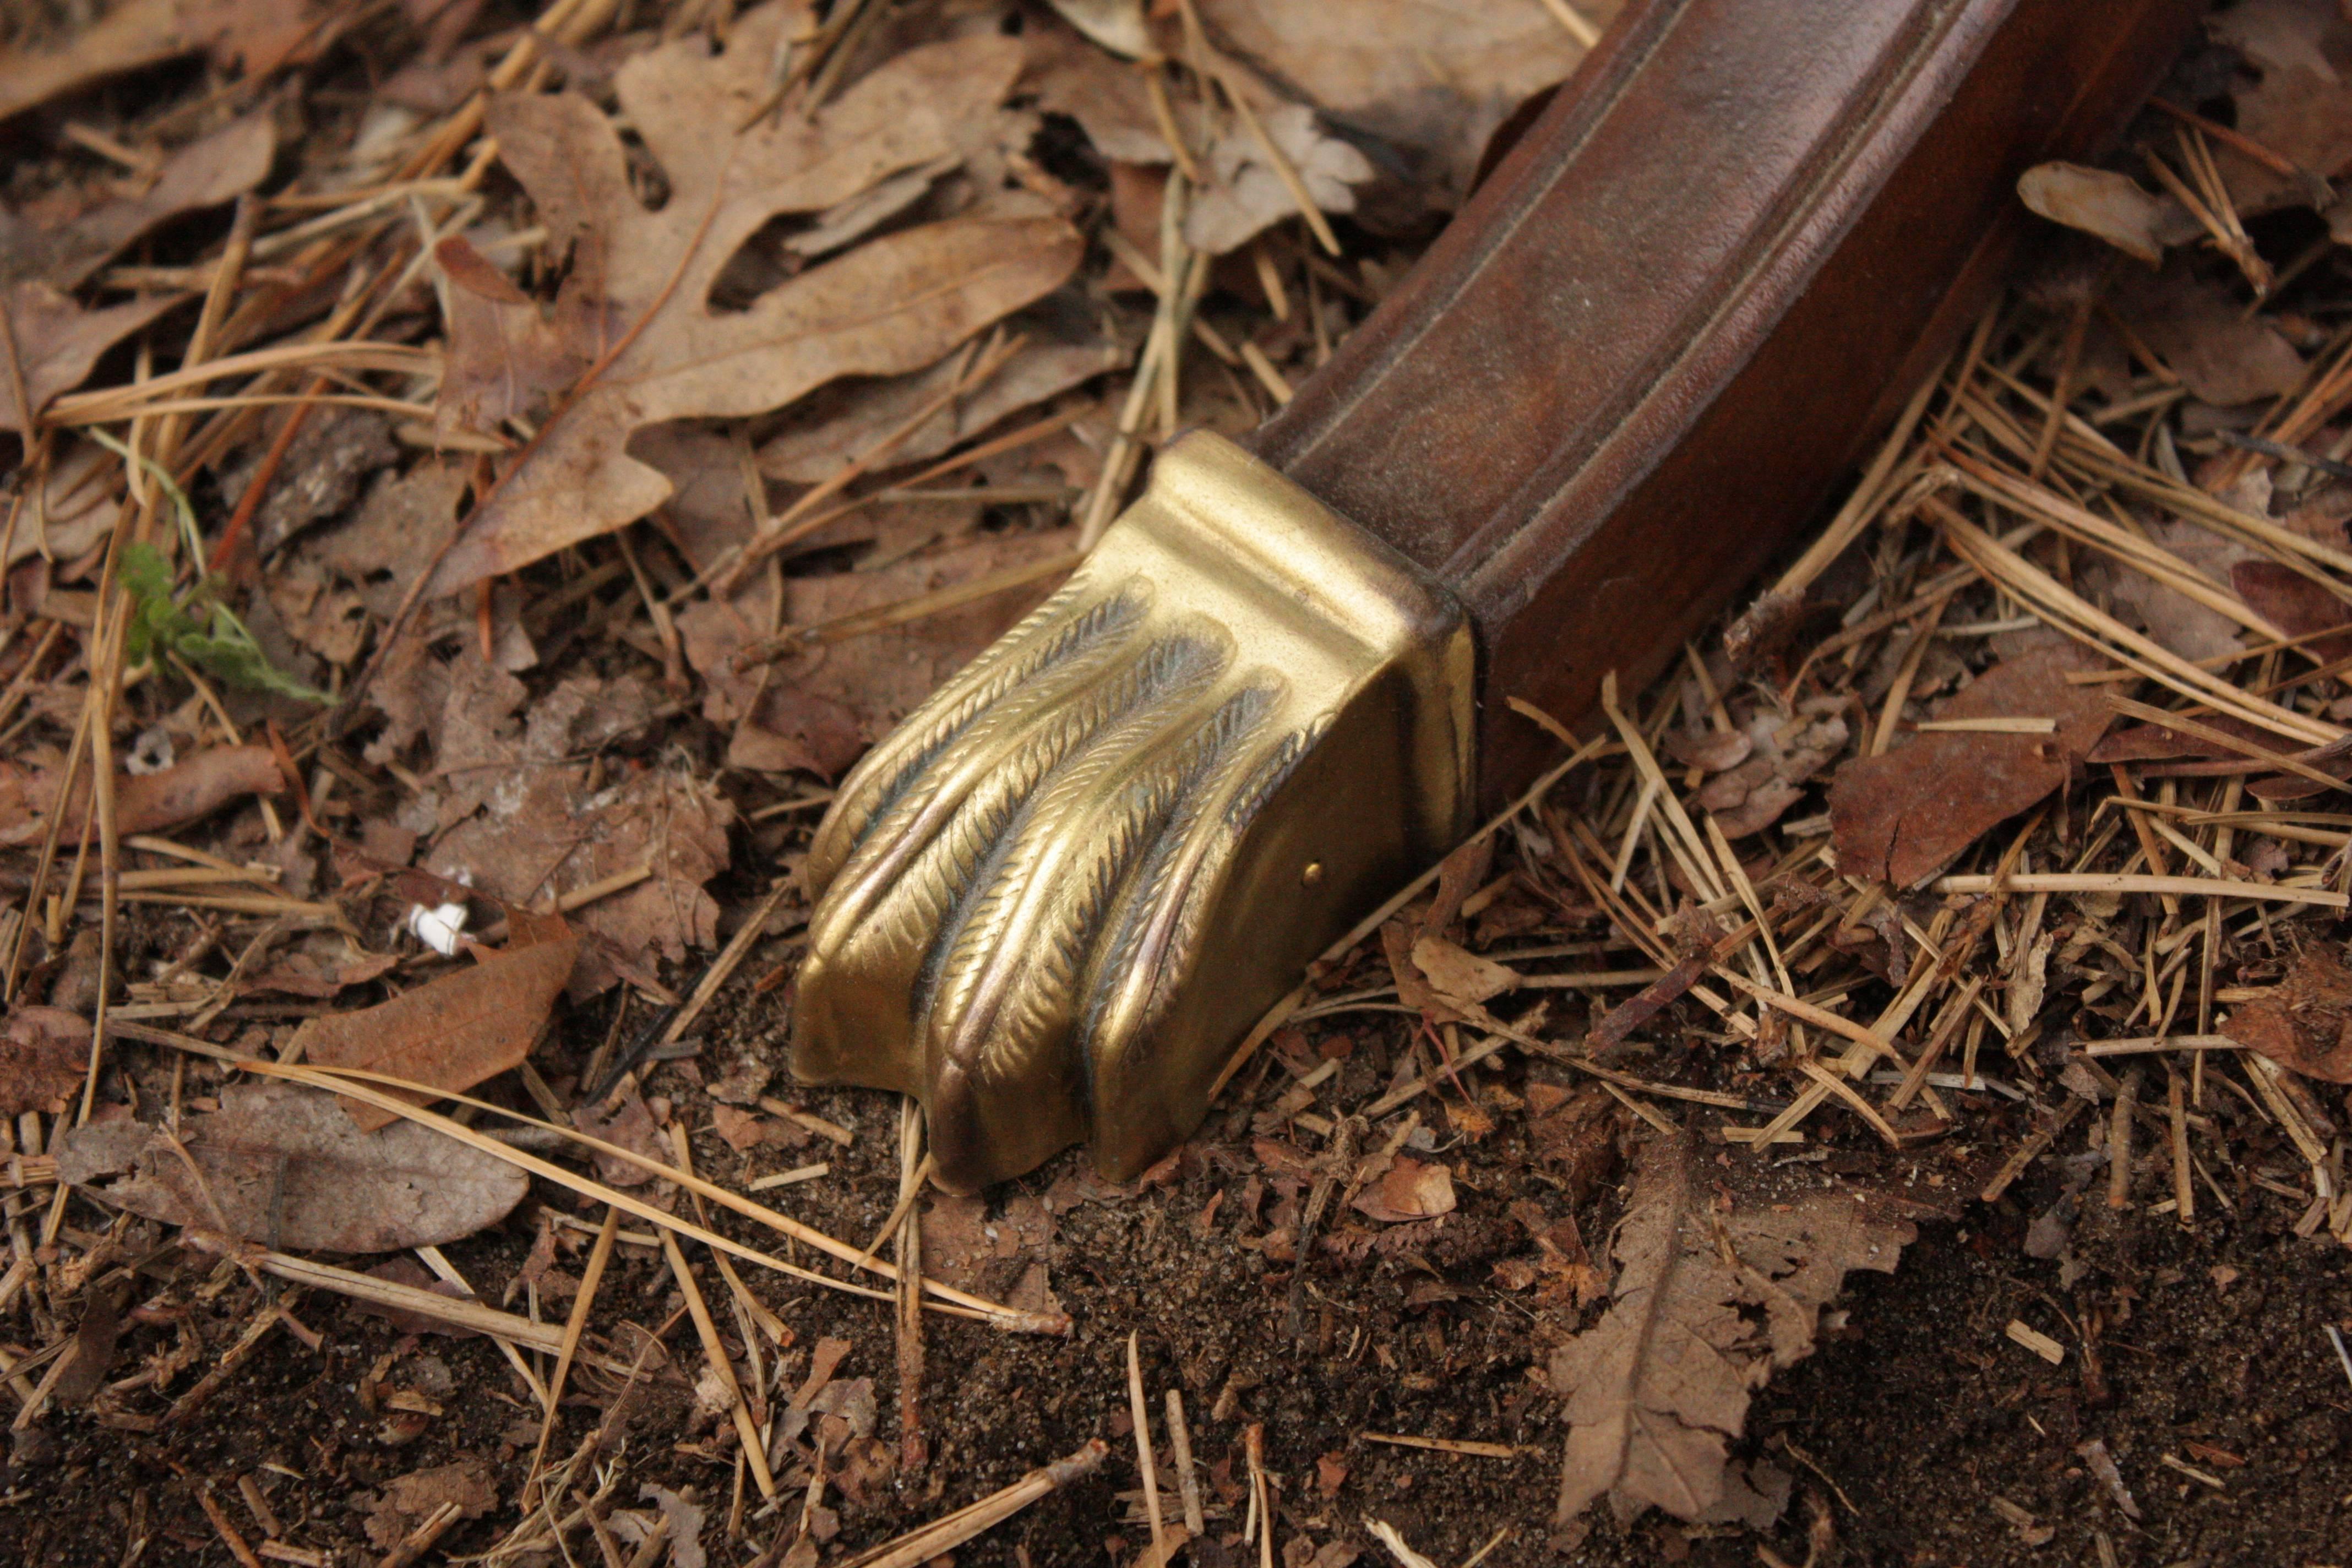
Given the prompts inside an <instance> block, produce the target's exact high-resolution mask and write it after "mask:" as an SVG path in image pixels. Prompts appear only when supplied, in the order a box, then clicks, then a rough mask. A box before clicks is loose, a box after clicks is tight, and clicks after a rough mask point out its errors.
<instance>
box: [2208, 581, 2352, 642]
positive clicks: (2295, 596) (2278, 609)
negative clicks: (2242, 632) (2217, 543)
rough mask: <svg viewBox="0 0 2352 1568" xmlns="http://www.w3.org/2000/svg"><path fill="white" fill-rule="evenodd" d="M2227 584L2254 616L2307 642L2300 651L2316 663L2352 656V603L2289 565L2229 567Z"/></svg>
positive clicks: (2288, 634) (2290, 635)
mask: <svg viewBox="0 0 2352 1568" xmlns="http://www.w3.org/2000/svg"><path fill="white" fill-rule="evenodd" d="M2230 585H2231V587H2233V588H2235V589H2236V590H2237V591H2238V597H2240V598H2241V599H2243V600H2245V602H2246V603H2247V605H2250V606H2251V607H2252V610H2253V612H2254V613H2255V614H2256V615H2258V616H2262V617H2263V619H2264V620H2266V621H2268V622H2270V623H2271V624H2272V625H2273V626H2276V627H2278V628H2279V630H2281V631H2283V632H2284V633H2286V635H2287V636H2289V637H2309V638H2311V640H2310V641H2309V642H2307V643H2305V644H2304V645H2303V646H2304V650H2305V652H2307V653H2308V654H2310V656H2311V657H2312V658H2315V659H2318V660H2319V661H2320V662H2321V663H2323V664H2329V663H2333V662H2335V661H2336V659H2339V658H2344V657H2345V656H2346V655H2347V654H2352V605H2347V604H2346V603H2345V602H2344V601H2343V600H2342V599H2340V598H2338V597H2337V596H2336V595H2335V594H2333V593H2331V592H2330V591H2329V590H2328V589H2327V587H2326V585H2325V584H2321V583H2319V582H2316V581H2315V580H2314V579H2312V578H2310V577H2306V576H2305V575H2304V574H2302V573H2300V572H2298V571H2296V570H2295V569H2294V567H2292V566H2285V565H2282V564H2280V563H2278V562H2275V561H2267V560H2262V559H2259V558H2256V559H2251V560H2246V561H2241V562H2239V563H2236V564H2235V565H2233V566H2231V568H2230ZM2339 627H2341V628H2342V630H2341V631H2338V629H2337V628H2339ZM2323 633H2328V634H2333V635H2328V636H2322V635H2320V634H2323Z"/></svg>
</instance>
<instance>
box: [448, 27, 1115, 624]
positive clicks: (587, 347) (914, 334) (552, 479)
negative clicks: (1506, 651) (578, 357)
mask: <svg viewBox="0 0 2352 1568" xmlns="http://www.w3.org/2000/svg"><path fill="white" fill-rule="evenodd" d="M793 14H794V13H793V10H792V8H790V7H787V6H784V5H768V6H763V7H761V9H759V10H757V11H754V12H751V14H749V15H747V16H744V17H743V18H742V19H741V20H740V22H738V24H737V25H736V27H735V30H734V31H733V33H732V34H731V35H730V38H729V40H728V45H727V47H726V49H725V50H724V51H723V52H721V53H719V54H718V55H715V56H714V55H711V54H709V52H708V50H707V48H706V46H705V45H704V43H703V42H702V40H701V39H699V38H698V37H688V38H681V39H679V40H677V41H676V42H674V43H671V44H667V45H665V46H663V47H658V48H656V49H653V50H651V51H649V52H647V53H646V54H643V55H639V56H637V57H635V58H633V59H631V60H630V61H629V62H628V63H627V64H626V65H625V66H624V67H622V68H621V70H620V72H619V73H618V75H617V76H616V77H615V79H614V88H615V90H616V93H617V95H618V97H619V100H620V106H621V110H622V113H623V114H624V115H625V118H626V120H627V121H628V122H629V124H630V125H631V127H632V128H633V129H634V130H635V132H637V134H638V135H639V136H640V137H642V139H643V141H644V143H645V146H646V150H647V151H648V152H649V153H652V155H653V156H654V158H655V159H656V161H657V162H658V163H660V165H661V168H662V170H663V172H664V174H666V175H667V180H668V183H669V198H668V200H667V202H666V203H665V204H664V205H662V207H661V208H660V210H658V211H647V210H646V207H645V206H644V205H642V204H641V203H640V202H639V201H638V200H637V197H636V195H635V191H634V190H633V188H632V186H631V184H630V178H629V172H628V165H627V161H626V158H625V154H624V153H623V149H622V145H621V139H620V135H619V133H618V132H616V131H615V130H614V125H613V123H612V121H608V120H607V119H606V118H605V117H604V115H603V114H601V113H599V112H598V111H597V110H596V109H595V108H594V106H593V105H592V104H591V103H590V102H589V101H588V100H586V99H584V98H582V97H579V96H578V95H576V94H571V93H566V94H562V95H558V96H555V97H531V96H523V95H514V94H509V95H506V96H503V97H501V98H499V99H498V100H496V101H495V102H494V103H493V104H492V106H491V109H490V113H489V120H488V125H489V129H490V132H491V133H492V134H493V135H495V136H496V137H497V138H498V142H499V154H500V156H501V158H502V159H503V160H504V161H505V163H506V165H507V167H508V169H509V171H510V172H511V173H512V174H514V176H515V177H516V178H517V179H518V180H519V181H520V182H521V184H522V185H523V187H524V189H525V190H527V191H528V192H530V195H531V198H532V200H533V201H534V202H535V203H536V205H537V206H538V209H539V215H540V217H541V221H542V222H543V223H545V225H546V226H547V228H548V230H549V234H550V243H551V246H553V247H556V248H557V249H559V250H562V249H566V248H568V249H569V250H570V251H571V253H572V273H571V276H570V278H569V279H568V280H567V281H566V283H565V285H564V289H565V294H564V297H562V298H560V299H559V300H558V302H557V317H558V320H559V323H561V322H563V321H572V322H577V323H579V326H578V329H577V330H579V331H583V333H593V336H592V337H590V338H589V339H588V340H587V341H585V342H583V343H582V344H580V345H579V346H580V348H581V351H582V353H583V354H584V355H585V356H586V357H587V358H588V359H589V360H590V362H591V363H598V364H602V366H603V368H602V370H601V372H599V374H596V375H595V377H594V378H593V380H592V381H590V382H589V383H587V384H586V385H585V387H584V389H583V390H581V391H579V392H578V393H577V394H576V395H572V397H571V399H570V400H569V401H568V402H567V403H565V404H564V405H562V408H561V409H560V411H559V412H558V413H557V414H556V415H555V416H553V417H552V418H551V419H550V420H549V421H548V423H547V424H546V425H545V426H542V427H541V430H540V433H539V437H538V439H537V440H536V441H535V442H533V443H532V445H531V446H530V447H528V448H527V449H526V450H525V452H524V454H523V456H522V457H521V458H520V460H519V461H518V462H517V463H516V464H515V466H514V467H513V468H511V469H510V470H509V472H508V473H507V475H506V476H505V478H504V479H503V480H502V481H501V482H500V484H499V486H498V488H497V489H495V490H494V491H493V492H492V493H491V494H490V496H489V497H488V499H487V500H484V501H483V503H482V504H481V506H480V507H478V509H477V510H476V511H475V513H474V516H473V518H472V521H471V522H470V523H469V524H468V526H467V530H466V531H465V533H464V534H463V535H462V536H461V537H460V538H459V539H458V540H457V543H456V544H455V545H454V546H453V547H452V548H451V549H450V551H449V553H448V554H447V555H446V557H445V558H444V559H443V561H442V563H441V565H440V567H439V569H438V570H437V571H436V573H435V574H434V577H433V580H432V583H431V584H430V586H429V588H428V592H429V593H431V594H433V595H443V594H449V593H454V592H456V591H457V590H458V589H460V588H464V587H467V586H470V585H471V584H475V583H478V582H480V581H482V580H483V579H484V578H487V577H491V576H495V575H498V574H503V573H507V572H511V571H513V570H515V569H516V568H517V567H519V566H521V565H524V564H526V563H530V562H532V561H536V560H538V559H540V558H541V556H544V555H547V554H549V553H551V552H554V551H556V550H560V549H562V548H563V547H564V546H566V545H569V544H575V543H577V542H580V541H581V540H583V539H588V538H592V537H593V536H595V535H597V534H600V533H604V532H607V531H611V530H613V529H615V528H619V527H621V526H623V525H624V524H626V523H628V522H631V521H635V519H637V518H640V517H643V516H645V515H646V513H647V512H649V511H651V510H653V509H654V508H655V507H656V506H659V505H660V504H661V503H662V502H663V501H664V500H667V498H668V496H669V493H670V485H669V481H668V480H667V479H665V478H664V477H663V476H662V475H661V473H660V472H659V471H658V470H656V468H652V467H650V466H648V465H647V464H646V463H643V462H640V461H638V460H637V459H635V458H632V457H630V456H629V455H628V453H627V451H626V450H625V447H626V446H627V443H628V439H629V437H630V435H631V434H632V433H633V432H635V431H636V430H638V429H640V428H642V427H644V426H648V425H654V424H657V423H660V422H662V421H664V420H672V419H681V418H690V417H701V418H728V417H741V416H748V415H753V414H764V413H767V412H769V411H770V410H772V409H776V408H781V407H782V406H784V405H786V404H789V403H791V402H793V400H794V399H795V398H798V397H799V396H801V395H803V394H804V393H806V392H809V391H810V390H812V389H814V388H815V387H817V386H820V385H822V384H824V383H825V382H828V381H831V380H833V379H834V378H835V377H836V376H843V375H897V374H905V373H907V372H908V371H913V370H918V369H920V368H921V367H922V366H924V365H927V364H929V363H931V362H933V361H934V360H936V359H938V358H939V357H940V355H941V354H943V353H946V352H947V351H948V350H949V349H950V348H952V347H953V346H954V345H955V344H957V343H959V342H962V341H963V340H965V339H966V338H969V337H970V336H971V335H972V334H973V333H974V332H976V331H980V330H981V329H982V328H983V327H985V326H987V325H988V324H989V323H991V322H992V321H996V320H998V319H999V318H1000V317H1003V316H1004V315H1007V314H1009V313H1010V312H1012V311H1013V310H1019V309H1020V308H1021V307H1022V306H1024V305H1025V304H1027V303H1029V302H1030V301H1031V300H1034V299H1036V298H1038V297H1039V296H1041V295H1043V294H1045V293H1048V292H1050V291H1051V290H1053V289H1056V288H1059V287H1060V286H1061V285H1062V283H1063V282H1064V281H1065V280H1066V279H1068V278H1069V277H1070V275H1071V274H1072V273H1073V272H1074V271H1075V270H1076V268H1077V264H1078V261H1079V258H1080V257H1081V255H1082V254H1083V251H1084V242H1083V240H1082V239H1081V237H1079V235H1078V234H1077V232H1076V230H1075V229H1073V228H1071V227H1070V226H1068V225H1067V224H1065V223H1063V222H1061V221H1060V220H1059V219H1052V218H1028V219H1018V220H1008V221H992V220H988V219H978V218H963V219H950V220H949V221H947V222H944V223H936V224H930V225H927V226H921V227H917V228H911V229H906V230H902V231H900V232H898V233H895V234H890V235H887V236H885V237H882V238H879V239H877V240H874V241H872V242H870V243H868V244H866V245H863V246H861V247H858V248H856V249H855V250H853V251H851V252H849V253H848V254H847V255H845V256H844V257H842V258H839V259H837V260H834V261H830V262H827V263H825V264H824V265H823V266H819V267H815V268H811V269H810V270H808V271H806V272H803V273H802V274H800V275H799V276H798V277H796V278H793V279H791V280H790V281H788V282H786V283H783V284H782V285H780V286H779V287H777V288H775V289H770V290H769V291H768V292H766V293H764V294H762V295H761V296H759V297H758V298H757V299H755V300H752V301H751V304H750V306H749V307H748V308H747V309H744V310H731V311H722V310H718V309H715V308H714V307H713V306H712V304H711V302H710V301H711V292H712V288H713V285H714V284H715V283H716V282H717V281H718V279H719V275H720V273H721V272H723V271H724V270H725V268H727V265H728V263H729V262H730V260H731V259H732V258H734V256H735V254H736V252H737V251H738V250H740V248H741V247H742V246H743V244H744V242H745V241H746V240H748V239H749V238H751V236H752V235H753V234H754V233H756V232H757V231H758V230H759V229H760V228H761V226H764V225H765V224H767V223H768V222H769V221H770V220H771V219H772V218H774V217H776V216H779V215H782V214H788V213H805V212H821V211H823V210H824V209H825V208H828V207H830V206H832V205H835V203H838V202H840V201H842V200H844V199H845V198H847V197H849V196H852V195H856V194H857V193H858V192H860V191H863V190H866V189H867V188H868V187H870V186H872V185H874V184H877V183H878V182H879V181H881V180H883V179H885V178H887V176H889V175H890V174H895V173H897V172H898V171H901V170H904V169H907V168H909V167H911V166H914V165H916V164H919V163H927V162H929V161H930V160H932V159H935V158H938V157H940V156H942V155H944V154H946V153H950V152H953V151H955V150H957V147H958V140H957V139H958V136H959V135H960V134H965V133H968V131H969V126H968V123H967V122H969V121H973V120H977V119H981V118H982V117H984V114H985V111H986V110H990V109H991V108H992V107H993V106H994V105H995V104H996V103H998V102H999V101H1001V100H1003V97H1004V96H1005V95H1006V94H1007V93H1008V92H1010V90H1011V89H1012V85H1013V80H1014V79H1015V78H1016V77H1017V76H1018V74H1019V72H1020V68H1021V46H1020V44H1019V41H1018V40H1016V39H1012V38H1005V37H996V36H992V35H977V36H973V37H965V38H960V39H956V40H953V41H951V42H947V43H940V44H931V45H926V46H923V47H919V48H914V49H910V50H908V51H907V52H905V53H904V54H901V55H899V56H898V58H895V59H893V60H891V61H890V62H889V63H888V64H887V65H885V66H882V67H880V68H877V69H876V70H874V71H872V72H871V73H869V74H868V75H866V77H865V78H864V79H861V80H860V81H859V82H858V83H857V85H856V87H854V88H852V89H850V90H849V91H848V92H846V93H845V94H844V95H843V96H842V97H841V98H840V99H839V100H836V101H835V102H834V103H832V104H830V105H828V106H826V107H825V108H824V110H821V111H819V112H818V113H817V114H816V115H815V116H814V118H810V119H803V118H802V117H800V116H798V115H783V116H781V117H772V118H768V119H762V120H761V121H759V123H758V124H757V125H756V126H754V127H753V128H752V129H751V130H749V131H746V132H742V133H740V134H737V133H735V132H734V130H733V128H734V127H735V126H737V125H740V124H741V123H743V121H745V120H746V119H748V118H750V117H751V110H754V109H756V108H757V107H758V105H759V103H760V101H761V98H762V97H763V96H764V93H765V91H766V84H767V77H766V72H767V69H768V66H769V63H770V62H771V61H772V59H773V58H775V48H776V45H777V43H778V40H779V37H780V34H781V30H782V27H783V26H784V24H785V22H786V21H787V20H788V18H789V16H791V15H793ZM471 297H472V298H475V299H481V297H480V296H478V295H475V296H471ZM482 303H483V304H484V305H485V306H486V307H488V309H489V310H494V311H504V312H509V313H514V312H528V313H530V314H531V315H532V318H533V319H534V320H535V319H536V310H537V307H536V306H535V305H532V304H530V303H525V304H520V305H516V304H503V305H501V304H499V303H498V302H497V301H495V300H482ZM480 315H481V312H478V311H469V312H468V313H467V314H466V315H461V316H459V317H458V318H457V320H455V321H452V322H451V326H452V328H453V343H452V349H451V353H452V355H453V357H459V358H462V357H463V356H464V355H465V354H466V353H468V352H470V351H468V350H467V347H466V346H465V344H464V343H463V342H461V341H457V340H456V338H455V334H456V332H457V331H462V330H463V329H464V328H465V326H466V323H467V321H474V320H478V319H479V317H480ZM524 330H525V331H528V330H529V327H528V323H525V324H524ZM616 351H617V352H616ZM494 352H495V351H494ZM607 356H610V357H609V363H606V361H607ZM528 370H529V367H528V366H522V367H520V369H519V370H518V373H517V374H518V375H519V376H520V375H523V374H525V373H526V372H527V371H528ZM522 384H523V383H521V382H519V383H518V385H522Z"/></svg>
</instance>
